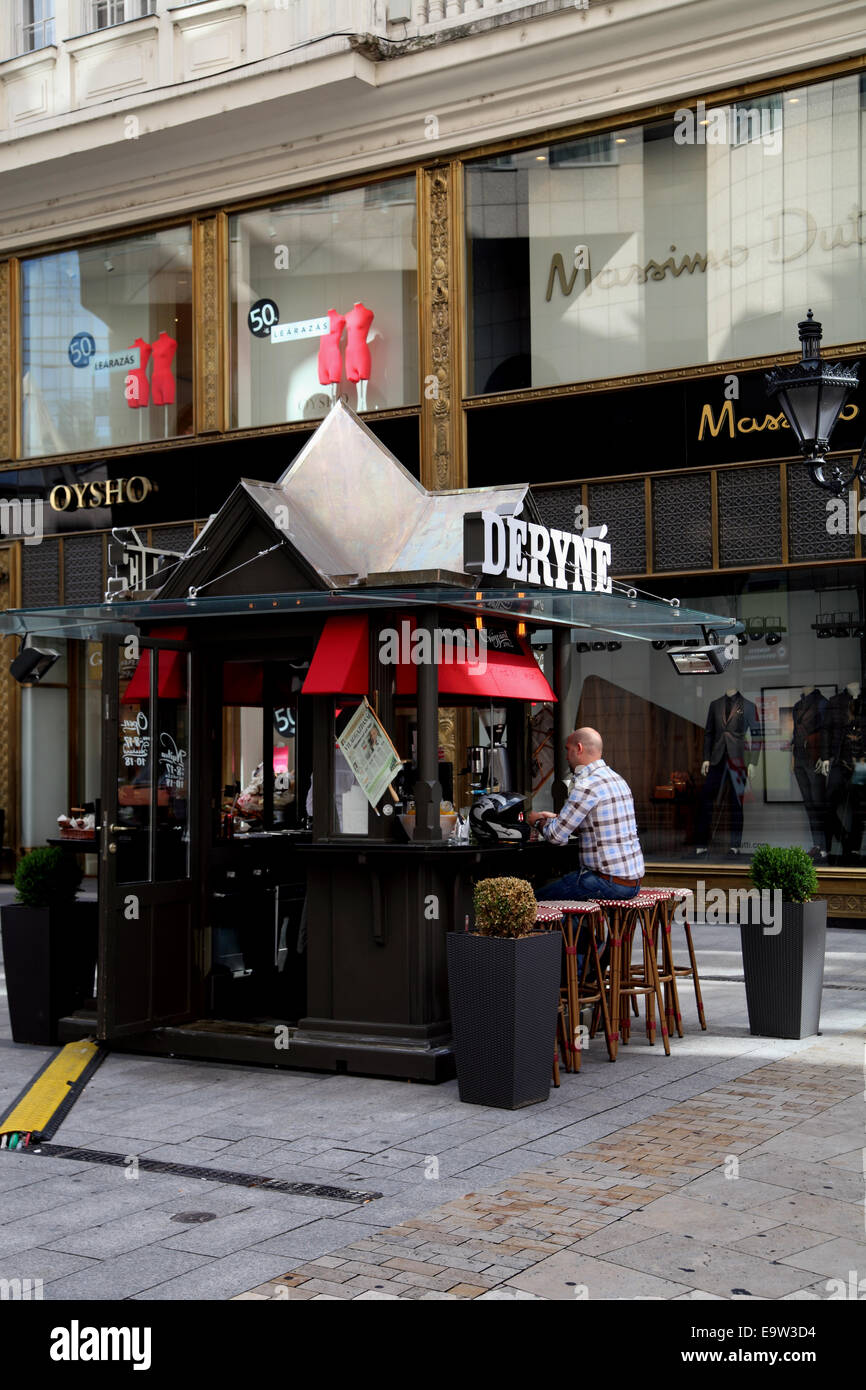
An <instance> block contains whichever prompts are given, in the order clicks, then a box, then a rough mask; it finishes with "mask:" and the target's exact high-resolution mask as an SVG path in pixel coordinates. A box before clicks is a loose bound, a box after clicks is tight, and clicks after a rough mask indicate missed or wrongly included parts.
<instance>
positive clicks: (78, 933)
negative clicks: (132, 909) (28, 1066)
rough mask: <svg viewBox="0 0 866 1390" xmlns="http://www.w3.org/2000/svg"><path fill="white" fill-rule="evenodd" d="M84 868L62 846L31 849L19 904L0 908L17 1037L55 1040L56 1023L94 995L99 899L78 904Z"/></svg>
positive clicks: (21, 874) (18, 880)
mask: <svg viewBox="0 0 866 1390" xmlns="http://www.w3.org/2000/svg"><path fill="white" fill-rule="evenodd" d="M80 883H81V870H80V868H79V866H78V861H77V859H76V857H75V856H74V855H72V854H69V853H68V852H64V851H63V850H62V849H58V848H56V847H47V846H46V847H45V848H44V849H34V850H32V851H31V853H30V854H25V856H24V858H23V859H22V860H21V863H20V864H19V865H18V869H17V871H16V874H15V889H16V893H15V902H14V903H9V904H7V905H5V906H4V907H3V908H2V909H0V928H2V937H3V964H4V968H5V972H6V988H7V992H8V995H9V1017H10V1021H11V1024H12V1037H13V1040H14V1041H15V1042H20V1043H43V1044H45V1043H49V1044H50V1043H53V1042H56V1041H57V1021H58V1019H60V1018H62V1017H63V1015H64V1014H67V1013H70V1012H71V1011H72V1010H73V1009H77V1008H79V1007H80V1006H81V1004H82V1003H84V1002H85V1001H86V1000H87V999H89V998H90V997H91V995H92V993H93V975H94V971H95V969H96V935H97V927H96V911H95V909H96V904H95V903H92V902H85V903H80V902H76V898H75V895H76V893H77V892H78V887H79V885H80Z"/></svg>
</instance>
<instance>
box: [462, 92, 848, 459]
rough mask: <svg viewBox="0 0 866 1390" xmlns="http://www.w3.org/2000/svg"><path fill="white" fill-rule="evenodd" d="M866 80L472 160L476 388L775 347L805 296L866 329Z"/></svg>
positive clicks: (839, 325)
mask: <svg viewBox="0 0 866 1390" xmlns="http://www.w3.org/2000/svg"><path fill="white" fill-rule="evenodd" d="M861 90H862V87H861V78H860V77H859V76H856V75H854V76H848V77H841V78H838V79H835V80H833V81H831V82H823V83H815V84H813V85H810V86H798V87H795V88H794V87H792V88H788V89H785V90H783V91H781V92H777V93H774V94H772V95H770V96H766V97H760V98H755V99H753V100H752V99H749V100H743V101H740V102H736V103H732V104H727V105H725V104H723V105H718V106H716V105H714V104H713V102H712V101H711V100H708V101H707V102H702V103H698V102H693V103H692V104H691V106H690V107H689V108H682V109H681V110H679V111H677V112H675V113H674V115H673V117H667V118H666V119H664V120H660V121H655V122H652V123H648V124H646V125H624V126H622V127H620V128H619V129H615V130H614V131H611V132H608V133H605V134H601V135H594V136H591V137H588V138H585V139H582V140H570V141H565V142H561V143H556V144H550V145H542V146H536V147H535V148H530V149H526V150H521V151H513V152H511V153H509V154H508V155H506V156H496V157H492V158H491V157H486V158H483V159H479V160H473V161H470V162H469V163H467V165H466V171H465V179H466V183H465V202H466V236H467V266H468V282H467V283H468V298H467V307H468V323H467V347H468V381H467V388H468V392H469V394H470V395H484V394H488V393H493V392H496V393H498V392H501V391H511V390H521V389H527V388H533V387H551V386H558V385H560V384H565V383H568V382H578V381H585V380H594V379H599V378H609V377H620V376H624V375H628V374H632V373H635V374H637V373H643V372H646V371H665V370H668V369H673V368H687V367H692V366H698V365H703V364H707V363H713V362H722V361H727V360H731V359H737V358H748V357H751V356H757V355H763V354H771V353H778V352H779V350H780V344H781V345H783V344H784V334H783V335H782V338H780V325H785V324H787V325H789V330H788V331H789V332H790V333H793V331H794V325H795V324H796V323H797V322H798V321H799V319H801V318H802V317H803V313H804V309H805V306H806V305H807V304H808V305H809V307H811V308H812V309H813V310H814V313H815V317H816V318H818V319H820V320H822V321H823V322H824V325H825V330H824V331H825V339H826V340H827V341H828V342H829V343H832V344H844V343H854V342H859V341H861V340H862V339H863V337H864V335H866V306H864V302H863V297H862V295H861V294H860V286H861V285H862V280H863V270H864V265H863V257H864V250H863V248H864V246H866V221H864V218H866V202H864V192H863V183H864V169H866V139H864V132H863V129H862V111H861V106H862V101H861ZM792 190H796V196H795V195H794V193H793V192H792ZM566 476H567V475H566Z"/></svg>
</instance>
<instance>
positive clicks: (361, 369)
mask: <svg viewBox="0 0 866 1390" xmlns="http://www.w3.org/2000/svg"><path fill="white" fill-rule="evenodd" d="M373 318H374V314H373V310H372V309H368V308H367V306H366V305H365V304H354V305H353V307H352V308H351V309H350V310H349V312H348V314H347V315H346V328H347V330H348V338H347V340H346V376H347V377H348V378H349V380H350V381H354V382H356V383H357V387H358V410H359V411H362V410H366V409H367V382H368V381H369V380H370V366H371V362H370V349H369V347H368V346H367V335H368V334H369V332H370V325H371V323H372V322H373Z"/></svg>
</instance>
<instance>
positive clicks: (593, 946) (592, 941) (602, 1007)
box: [587, 923, 616, 1062]
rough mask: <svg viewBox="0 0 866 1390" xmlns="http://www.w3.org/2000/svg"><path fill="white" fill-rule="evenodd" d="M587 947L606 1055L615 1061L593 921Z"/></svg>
mask: <svg viewBox="0 0 866 1390" xmlns="http://www.w3.org/2000/svg"><path fill="white" fill-rule="evenodd" d="M589 949H590V952H591V958H592V963H593V965H594V966H595V978H596V979H597V980H598V992H599V994H600V996H601V998H600V999H599V1002H598V1004H597V1005H596V1009H597V1011H600V1012H601V1016H602V1020H603V1022H604V1037H605V1042H606V1043H607V1055H608V1057H609V1058H610V1060H611V1061H612V1062H615V1061H616V1051H615V1050H614V1051H611V1023H610V1012H609V1010H608V1007H607V997H606V994H605V988H604V973H603V971H602V968H601V961H600V960H599V956H598V941H597V939H596V935H595V924H594V923H590V932H589ZM588 963H589V962H588V961H587V964H588Z"/></svg>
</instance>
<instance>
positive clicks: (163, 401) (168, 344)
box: [150, 332, 177, 405]
mask: <svg viewBox="0 0 866 1390" xmlns="http://www.w3.org/2000/svg"><path fill="white" fill-rule="evenodd" d="M176 352H177V343H176V341H175V340H174V338H172V337H170V336H169V334H168V333H165V332H162V333H160V335H159V337H158V338H157V339H156V342H155V343H154V344H153V376H152V377H151V383H150V384H151V390H152V391H153V403H154V405H173V404H174V375H173V373H172V370H171V363H172V359H173V358H174V354H175V353H176Z"/></svg>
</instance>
